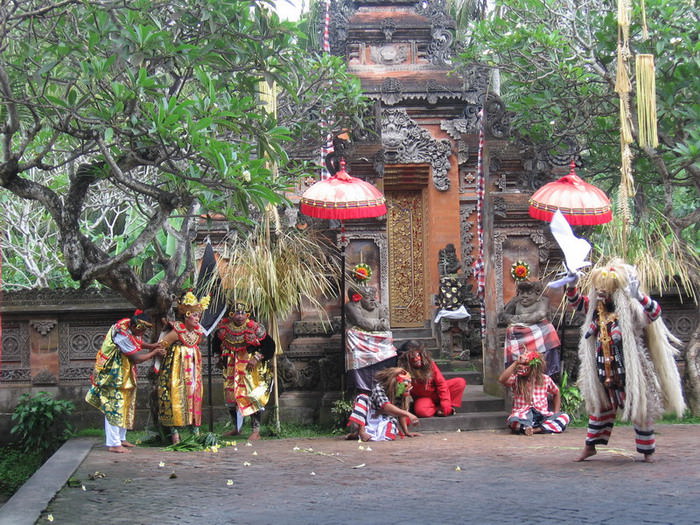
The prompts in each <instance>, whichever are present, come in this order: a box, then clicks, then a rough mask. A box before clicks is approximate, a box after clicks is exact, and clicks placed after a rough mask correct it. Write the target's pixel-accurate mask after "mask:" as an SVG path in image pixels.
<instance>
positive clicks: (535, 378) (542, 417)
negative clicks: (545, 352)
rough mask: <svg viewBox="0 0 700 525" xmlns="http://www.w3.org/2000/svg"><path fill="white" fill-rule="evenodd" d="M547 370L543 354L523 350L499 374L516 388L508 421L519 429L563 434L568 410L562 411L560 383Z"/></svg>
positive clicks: (502, 382) (509, 385)
mask: <svg viewBox="0 0 700 525" xmlns="http://www.w3.org/2000/svg"><path fill="white" fill-rule="evenodd" d="M544 371H545V363H544V359H543V357H542V354H540V353H539V352H536V351H530V352H527V351H524V350H523V351H522V352H521V353H520V354H519V355H518V358H517V360H515V361H513V362H512V363H511V364H510V365H509V366H508V368H506V369H505V370H504V371H503V373H501V376H500V377H499V378H498V381H499V382H500V383H501V384H502V385H503V386H505V387H507V388H510V389H512V391H513V409H512V411H511V413H510V416H508V419H507V421H506V423H507V425H508V426H509V427H510V429H511V430H512V431H513V432H515V433H520V434H525V435H526V436H531V435H532V434H560V433H561V432H564V430H566V426H567V425H568V424H569V421H570V418H569V416H568V414H565V413H564V412H561V393H560V391H559V387H558V386H557V385H556V383H555V382H554V381H553V380H552V378H551V377H549V376H548V375H547V374H545V373H544ZM550 398H551V403H552V405H551V406H552V410H550V409H549V406H550V405H549V403H550Z"/></svg>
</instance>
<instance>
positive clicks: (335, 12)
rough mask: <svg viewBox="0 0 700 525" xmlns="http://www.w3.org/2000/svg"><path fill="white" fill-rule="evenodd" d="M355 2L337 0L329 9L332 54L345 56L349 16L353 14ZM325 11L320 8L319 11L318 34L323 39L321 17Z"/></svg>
mask: <svg viewBox="0 0 700 525" xmlns="http://www.w3.org/2000/svg"><path fill="white" fill-rule="evenodd" d="M355 11H356V9H355V2H353V1H352V0H339V1H337V2H335V3H334V5H333V8H332V10H331V19H330V23H329V28H328V30H329V34H330V39H329V40H330V44H331V53H332V54H333V55H338V56H345V51H346V46H347V40H348V30H349V27H350V18H352V16H353V15H354V14H355ZM324 16H325V13H324V12H323V10H320V13H319V36H320V37H321V39H320V40H321V41H323V25H324V23H323V18H324Z"/></svg>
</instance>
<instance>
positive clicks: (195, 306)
mask: <svg viewBox="0 0 700 525" xmlns="http://www.w3.org/2000/svg"><path fill="white" fill-rule="evenodd" d="M210 301H211V297H210V296H209V295H205V296H202V297H201V298H200V299H197V296H196V295H194V294H193V293H192V292H191V291H189V292H187V293H186V294H185V295H183V296H182V297H181V298H180V301H179V302H178V305H177V312H178V313H179V314H180V315H183V316H189V315H192V313H194V312H197V313H201V312H203V311H204V310H206V309H207V308H208V307H209V302H210Z"/></svg>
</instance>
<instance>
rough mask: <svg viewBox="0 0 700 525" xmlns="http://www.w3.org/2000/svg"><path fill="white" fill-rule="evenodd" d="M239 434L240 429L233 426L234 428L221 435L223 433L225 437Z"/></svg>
mask: <svg viewBox="0 0 700 525" xmlns="http://www.w3.org/2000/svg"><path fill="white" fill-rule="evenodd" d="M238 434H240V432H239V431H238V429H237V428H233V429H231V430H229V431H228V432H224V433H223V434H221V435H222V436H223V437H231V436H237V435H238Z"/></svg>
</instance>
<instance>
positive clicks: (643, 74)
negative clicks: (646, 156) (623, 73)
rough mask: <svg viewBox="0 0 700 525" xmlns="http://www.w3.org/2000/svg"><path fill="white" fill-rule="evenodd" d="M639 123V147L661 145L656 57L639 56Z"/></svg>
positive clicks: (637, 68) (636, 65) (637, 63)
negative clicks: (657, 115)
mask: <svg viewBox="0 0 700 525" xmlns="http://www.w3.org/2000/svg"><path fill="white" fill-rule="evenodd" d="M635 70H636V76H637V122H638V126H639V146H640V147H642V148H649V147H651V148H655V147H657V146H658V145H659V138H658V136H657V133H656V79H655V70H654V55H646V54H645V55H637V56H636V61H635Z"/></svg>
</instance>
